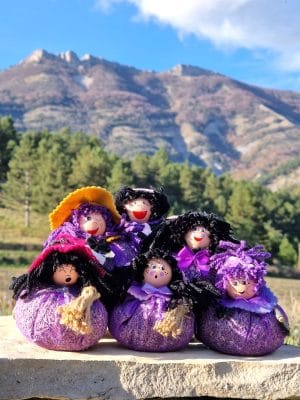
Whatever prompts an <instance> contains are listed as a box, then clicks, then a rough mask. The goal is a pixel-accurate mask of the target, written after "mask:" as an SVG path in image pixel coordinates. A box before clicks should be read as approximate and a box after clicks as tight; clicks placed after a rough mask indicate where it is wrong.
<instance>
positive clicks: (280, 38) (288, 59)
mask: <svg viewBox="0 0 300 400" xmlns="http://www.w3.org/2000/svg"><path fill="white" fill-rule="evenodd" d="M96 1H97V5H98V6H99V7H101V8H102V9H103V8H105V9H107V8H109V7H110V6H112V5H113V4H116V3H120V2H127V3H130V4H133V5H135V6H136V8H137V10H138V13H139V20H140V19H145V20H148V19H154V20H155V21H156V22H159V23H164V24H168V25H170V26H172V27H173V28H174V29H176V30H177V31H178V33H179V35H180V36H183V35H188V34H194V35H196V36H198V37H199V38H205V39H208V40H210V41H211V42H212V43H214V45H215V46H217V47H219V48H232V49H236V48H245V49H250V50H252V49H255V50H257V49H263V50H269V55H270V51H271V52H272V54H273V60H274V61H276V62H277V66H278V67H279V68H281V69H285V70H290V71H292V70H295V71H296V70H300V22H299V21H300V2H299V1H298V0H96Z"/></svg>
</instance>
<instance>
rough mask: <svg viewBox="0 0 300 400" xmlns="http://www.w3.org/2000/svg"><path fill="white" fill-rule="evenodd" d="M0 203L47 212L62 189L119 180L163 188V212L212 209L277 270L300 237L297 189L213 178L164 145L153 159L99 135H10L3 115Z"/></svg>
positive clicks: (293, 257)
mask: <svg viewBox="0 0 300 400" xmlns="http://www.w3.org/2000/svg"><path fill="white" fill-rule="evenodd" d="M0 177H1V192H0V206H1V207H9V208H13V207H18V208H19V209H20V208H24V210H25V211H24V212H25V215H27V219H26V220H27V223H28V224H29V223H30V212H31V211H32V210H34V211H37V212H38V213H41V214H47V213H49V212H50V211H51V210H52V208H53V207H54V206H56V205H57V203H58V202H59V201H60V200H61V199H62V198H63V197H64V196H65V195H66V194H68V193H69V192H70V191H72V190H74V189H76V188H78V187H81V186H85V185H100V186H103V187H105V188H107V189H108V190H110V191H111V192H112V193H113V192H115V191H116V190H117V189H118V188H119V187H120V186H121V185H123V184H129V185H133V186H136V187H148V186H154V187H159V186H163V187H164V189H165V192H166V194H167V196H168V198H169V201H170V203H171V205H172V208H171V210H170V215H171V214H178V213H181V212H183V211H187V210H206V211H213V212H216V213H217V214H219V215H221V216H222V217H224V218H225V219H226V220H228V222H230V223H231V224H232V226H233V228H234V232H235V235H236V236H237V237H238V238H240V239H245V240H247V241H248V242H249V243H250V244H256V243H260V244H264V245H265V246H266V248H267V249H268V250H269V251H270V252H271V253H272V254H273V260H272V261H273V263H274V264H275V265H277V266H278V267H279V268H280V269H284V268H291V267H293V266H295V265H296V262H297V248H298V242H299V237H300V193H299V191H298V192H297V190H295V191H281V192H271V191H270V190H269V189H267V188H265V187H263V186H261V185H259V184H255V183H251V182H249V181H234V180H233V179H232V178H231V177H230V176H229V175H223V176H221V177H217V176H215V175H214V174H213V173H212V172H211V171H210V170H209V169H204V168H201V167H199V166H195V165H190V164H188V163H183V164H180V163H174V162H171V161H170V159H169V158H168V155H167V153H166V151H165V150H164V149H160V150H159V151H157V152H156V153H155V154H154V155H153V156H149V155H146V154H138V155H136V156H134V157H133V158H132V159H130V160H129V159H126V158H121V157H119V156H116V155H114V154H112V153H110V152H107V151H106V150H104V147H103V145H102V144H101V142H100V140H99V139H98V138H96V137H94V136H88V135H85V134H84V133H81V132H71V131H69V130H67V129H65V130H61V131H55V132H49V131H46V130H45V131H39V132H33V131H28V132H25V133H22V134H20V133H18V132H16V130H15V128H14V124H13V121H12V119H11V118H8V117H6V118H0Z"/></svg>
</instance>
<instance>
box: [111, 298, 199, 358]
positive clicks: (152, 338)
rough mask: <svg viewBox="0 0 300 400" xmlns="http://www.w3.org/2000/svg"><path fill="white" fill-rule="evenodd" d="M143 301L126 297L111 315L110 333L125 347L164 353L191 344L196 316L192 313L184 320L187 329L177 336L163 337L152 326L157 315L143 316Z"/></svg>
mask: <svg viewBox="0 0 300 400" xmlns="http://www.w3.org/2000/svg"><path fill="white" fill-rule="evenodd" d="M141 305H142V302H140V301H139V300H136V299H133V300H132V299H131V300H125V302H124V303H123V304H121V305H119V306H117V307H116V308H115V309H114V310H113V311H112V313H111V315H110V316H109V322H108V328H109V330H110V333H111V335H112V336H113V337H114V338H115V339H116V340H117V341H118V342H119V343H120V344H121V345H123V346H125V347H128V348H129V349H132V350H138V351H151V352H165V351H175V350H179V349H182V348H184V347H186V346H187V345H188V343H189V342H190V340H191V339H192V337H193V333H194V323H195V319H194V315H193V314H189V315H187V316H186V317H185V321H184V323H183V326H184V329H183V331H182V333H181V334H180V335H178V336H177V337H176V338H173V337H172V336H171V335H170V336H167V337H165V336H162V335H160V334H159V333H158V332H156V331H155V330H154V329H153V326H154V325H155V322H156V321H157V320H158V319H157V317H155V316H154V315H153V313H152V314H151V315H149V316H148V317H147V318H145V317H144V312H143V309H142V307H141Z"/></svg>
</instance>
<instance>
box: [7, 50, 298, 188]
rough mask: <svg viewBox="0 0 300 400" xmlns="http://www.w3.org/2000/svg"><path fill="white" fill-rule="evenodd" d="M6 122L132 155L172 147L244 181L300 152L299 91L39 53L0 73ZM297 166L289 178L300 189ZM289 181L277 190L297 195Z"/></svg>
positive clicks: (274, 184)
mask: <svg viewBox="0 0 300 400" xmlns="http://www.w3.org/2000/svg"><path fill="white" fill-rule="evenodd" d="M0 115H11V116H12V118H13V119H14V121H15V126H16V128H17V129H19V130H21V131H23V130H28V129H29V130H30V129H33V130H41V129H45V128H48V129H49V130H57V129H61V128H63V127H68V128H70V129H71V130H82V131H84V132H86V133H87V134H93V135H97V136H99V137H100V138H101V140H102V142H103V144H104V146H105V148H106V149H107V150H109V151H111V152H113V153H116V154H118V155H122V156H127V157H133V156H134V155H135V154H136V153H138V152H142V153H147V154H153V153H154V152H155V151H157V150H158V149H159V148H160V147H165V148H166V150H167V152H168V153H169V154H170V157H171V159H172V160H173V161H178V162H183V161H188V162H191V163H196V164H198V165H201V166H207V167H209V168H211V169H212V170H213V171H214V172H215V173H216V174H223V173H229V174H231V175H232V176H233V177H234V178H237V179H250V180H258V179H262V177H263V176H264V175H267V174H268V175H269V176H270V177H272V174H271V173H272V171H274V170H275V169H276V168H278V167H279V166H280V165H282V166H283V165H285V164H286V163H288V162H289V161H290V160H293V159H294V158H296V157H297V156H298V154H299V152H300V140H299V134H300V93H297V92H292V91H282V90H275V89H264V88H261V87H258V86H252V85H249V84H246V83H243V82H240V81H237V80H234V79H231V78H229V77H227V76H225V75H222V74H219V73H216V72H213V71H209V70H205V69H203V68H200V67H197V66H191V65H177V66H174V67H173V68H171V69H170V70H168V71H163V72H154V71H143V70H139V69H137V68H135V67H132V66H127V65H122V64H119V63H116V62H112V61H107V60H105V59H103V58H99V57H95V56H92V55H90V54H86V55H84V56H83V57H81V58H79V57H78V56H77V54H76V53H74V52H72V51H66V52H64V53H60V54H59V55H54V54H51V53H49V52H47V51H46V50H42V49H40V50H36V51H34V52H33V53H32V54H31V55H29V56H28V57H27V58H25V59H24V60H22V61H21V62H20V63H19V64H17V65H15V66H12V67H10V68H8V69H6V70H4V71H0ZM292 165H293V164H292ZM293 168H294V169H292V170H289V173H288V174H289V175H290V174H293V176H295V177H296V178H295V179H296V182H294V184H297V183H298V184H299V183H300V178H299V176H300V173H298V172H297V171H298V168H299V167H298V166H297V163H295V167H293ZM299 172H300V171H299ZM289 175H288V176H286V178H287V179H286V182H288V183H287V184H286V183H285V176H284V175H280V174H279V175H278V174H277V175H276V176H274V177H273V178H271V181H269V182H268V186H269V187H270V188H272V190H278V189H280V188H283V187H286V186H287V187H289V186H290V185H291V184H290V181H289V179H288V178H289Z"/></svg>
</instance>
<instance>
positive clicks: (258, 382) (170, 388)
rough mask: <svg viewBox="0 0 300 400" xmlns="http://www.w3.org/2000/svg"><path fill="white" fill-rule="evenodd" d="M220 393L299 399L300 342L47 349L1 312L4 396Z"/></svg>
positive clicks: (127, 398)
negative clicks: (254, 346) (224, 349)
mask: <svg viewBox="0 0 300 400" xmlns="http://www.w3.org/2000/svg"><path fill="white" fill-rule="evenodd" d="M205 396H209V397H217V398H235V399H237V398H238V399H266V400H269V399H270V400H272V399H291V398H293V399H300V347H294V346H287V345H285V346H282V347H281V348H280V349H278V350H277V351H276V352H274V353H273V354H271V355H268V356H264V357H255V358H254V357H236V356H234V357H233V356H227V355H223V354H220V353H217V352H214V351H211V350H208V349H206V348H205V347H204V346H203V345H202V344H201V343H191V344H190V345H189V346H188V347H187V348H186V349H185V350H182V351H178V352H170V353H142V352H136V351H131V350H127V349H125V348H122V347H121V346H119V345H118V344H117V343H116V342H115V341H114V340H113V339H109V338H104V339H102V340H101V341H100V342H99V343H98V344H97V345H96V346H94V347H93V348H91V349H89V350H86V351H83V352H60V351H51V350H45V349H43V348H41V347H38V346H36V345H34V344H32V343H30V342H28V341H27V340H26V339H24V338H23V337H22V336H21V334H20V333H19V332H18V330H17V328H16V326H15V322H14V320H13V318H12V317H11V316H2V317H0V399H1V400H17V399H29V398H32V397H35V398H41V399H42V398H44V399H45V398H46V399H59V400H64V399H74V400H87V399H89V400H96V399H113V400H119V399H120V400H121V399H122V400H132V399H150V398H184V397H193V398H195V397H205Z"/></svg>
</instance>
